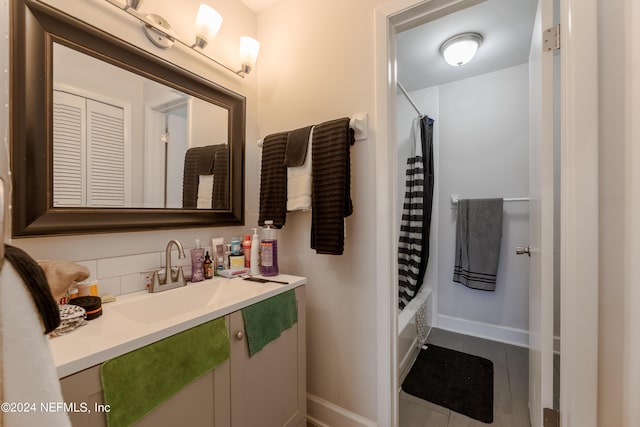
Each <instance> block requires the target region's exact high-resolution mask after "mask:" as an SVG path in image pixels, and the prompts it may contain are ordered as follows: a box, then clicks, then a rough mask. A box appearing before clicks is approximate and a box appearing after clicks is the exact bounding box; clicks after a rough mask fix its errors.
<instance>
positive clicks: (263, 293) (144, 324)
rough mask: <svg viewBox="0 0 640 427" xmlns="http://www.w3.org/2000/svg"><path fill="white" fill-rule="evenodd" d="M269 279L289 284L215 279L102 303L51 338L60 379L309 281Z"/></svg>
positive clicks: (143, 292)
mask: <svg viewBox="0 0 640 427" xmlns="http://www.w3.org/2000/svg"><path fill="white" fill-rule="evenodd" d="M258 277H261V276H258ZM266 279H272V280H278V281H283V282H288V283H289V284H288V285H282V284H278V283H272V282H269V283H257V282H250V281H248V280H243V279H240V278H234V279H225V278H219V277H216V278H214V279H210V280H205V281H203V282H198V283H189V284H188V285H187V286H184V287H181V288H177V289H171V290H168V291H163V292H159V293H153V294H152V293H149V292H147V291H141V292H136V293H132V294H127V295H120V296H118V297H117V301H116V302H113V303H107V304H103V306H102V311H103V314H102V316H100V317H98V318H96V319H93V320H90V321H88V322H87V325H85V326H82V327H80V328H78V329H76V330H74V331H72V332H70V333H68V334H66V335H63V336H60V337H55V338H51V339H50V340H49V345H50V347H51V352H52V353H53V359H54V363H55V365H56V368H57V372H58V377H59V378H63V377H66V376H67V375H71V374H74V373H76V372H79V371H81V370H83V369H87V368H90V367H91V366H94V365H97V364H99V363H102V362H104V361H106V360H109V359H111V358H114V357H116V356H120V355H122V354H125V353H128V352H130V351H132V350H136V349H138V348H140V347H143V346H145V345H148V344H151V343H153V342H156V341H158V340H161V339H163V338H166V337H169V336H171V335H174V334H176V333H179V332H182V331H185V330H187V329H189V328H192V327H194V326H197V325H200V324H202V323H204V322H207V321H209V320H213V319H216V318H218V317H222V316H225V315H227V314H229V313H232V312H234V311H237V310H239V309H241V308H243V307H247V306H249V305H251V304H255V303H256V302H259V301H263V300H265V299H267V298H270V297H272V296H274V295H278V294H280V293H283V292H285V291H288V290H290V289H294V288H296V287H298V286H300V285H303V284H305V283H306V281H307V280H306V279H305V278H304V277H298V276H289V275H284V274H281V275H278V276H273V277H268V278H266Z"/></svg>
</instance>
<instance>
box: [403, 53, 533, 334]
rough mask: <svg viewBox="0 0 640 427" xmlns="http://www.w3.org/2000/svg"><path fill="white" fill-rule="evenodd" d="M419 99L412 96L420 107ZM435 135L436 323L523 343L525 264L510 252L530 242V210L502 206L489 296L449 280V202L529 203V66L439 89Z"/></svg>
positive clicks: (451, 221)
mask: <svg viewBox="0 0 640 427" xmlns="http://www.w3.org/2000/svg"><path fill="white" fill-rule="evenodd" d="M423 94H426V93H425V91H416V92H413V93H412V94H411V95H412V97H413V98H414V100H416V102H417V103H420V102H425V100H424V98H423V97H422V96H423ZM438 130H439V138H438V147H439V156H438V170H437V172H438V173H437V178H436V185H437V187H438V193H439V194H438V198H437V204H436V206H435V207H434V209H437V212H438V223H437V224H438V225H437V227H436V228H437V230H438V247H437V253H438V274H437V281H438V285H437V292H436V293H437V301H438V303H437V312H438V315H439V319H438V324H439V326H440V327H443V328H447V329H454V330H458V331H460V332H463V333H469V334H474V335H485V336H489V337H491V338H493V339H499V340H506V341H513V340H516V339H519V340H520V341H516V342H517V343H519V344H526V331H528V306H529V303H528V262H527V261H528V260H527V258H526V257H517V256H516V255H515V246H517V245H520V246H522V245H526V242H527V241H528V205H527V203H526V202H507V203H505V205H504V217H503V237H502V244H501V256H500V265H499V269H498V279H497V286H496V291H495V292H486V291H479V290H475V289H469V288H467V287H465V286H463V285H460V284H458V283H454V282H453V281H452V276H453V265H454V249H455V215H456V210H455V209H451V202H450V197H451V194H459V195H461V197H464V198H490V197H527V196H528V192H529V189H528V172H527V171H528V67H527V64H523V65H519V66H516V67H511V68H507V69H503V70H499V71H496V72H493V73H488V74H483V75H480V76H476V77H473V78H470V79H465V80H460V81H457V82H453V83H449V84H445V85H442V86H440V87H439V128H438ZM476 322H480V323H481V324H482V325H478V324H477V323H476ZM485 324H487V325H485ZM505 328H506V329H507V331H506V332H505V331H504V329H505ZM512 329H515V330H517V331H518V333H517V334H515V335H514V331H513V330H512ZM489 334H492V335H489Z"/></svg>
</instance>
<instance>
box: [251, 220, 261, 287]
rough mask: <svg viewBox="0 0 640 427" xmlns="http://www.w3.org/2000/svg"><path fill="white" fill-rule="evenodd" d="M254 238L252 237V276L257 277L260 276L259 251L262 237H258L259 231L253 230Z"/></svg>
mask: <svg viewBox="0 0 640 427" xmlns="http://www.w3.org/2000/svg"><path fill="white" fill-rule="evenodd" d="M251 231H253V237H251V261H250V268H251V271H250V272H251V275H252V276H257V275H258V274H260V265H259V263H258V251H259V250H260V236H258V229H257V228H252V229H251Z"/></svg>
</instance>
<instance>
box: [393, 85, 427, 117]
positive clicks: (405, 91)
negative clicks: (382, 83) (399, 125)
mask: <svg viewBox="0 0 640 427" xmlns="http://www.w3.org/2000/svg"><path fill="white" fill-rule="evenodd" d="M398 87H399V88H400V90H401V91H402V93H404V96H406V97H407V99H408V100H409V103H410V104H411V106H412V107H413V109H414V110H416V112H417V113H418V114H419V115H420V116H424V114H422V113H421V112H420V109H419V108H418V106H417V105H416V103H415V102H413V99H411V96H410V95H409V92H407V90H406V89H405V88H404V86H402V83H400V80H398Z"/></svg>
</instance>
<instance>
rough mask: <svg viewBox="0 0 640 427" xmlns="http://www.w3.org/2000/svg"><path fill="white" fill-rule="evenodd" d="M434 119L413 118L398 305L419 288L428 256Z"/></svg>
mask: <svg viewBox="0 0 640 427" xmlns="http://www.w3.org/2000/svg"><path fill="white" fill-rule="evenodd" d="M432 125H433V120H432V119H430V118H429V117H427V116H423V117H419V118H416V119H414V121H413V126H412V128H411V135H412V140H413V141H415V144H414V147H413V149H414V152H413V153H412V154H413V155H412V156H411V157H409V158H408V159H407V170H406V190H405V196H404V204H403V210H402V222H401V225H400V239H399V243H398V291H399V295H398V305H399V307H400V309H403V308H404V307H405V306H406V305H407V304H408V303H409V301H411V300H412V299H413V297H414V296H415V294H416V293H417V292H418V290H419V289H420V286H421V285H422V281H423V279H424V275H425V272H426V268H427V261H428V258H429V231H430V225H431V205H432V196H433V144H432V136H433V133H432V132H433V128H432Z"/></svg>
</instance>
